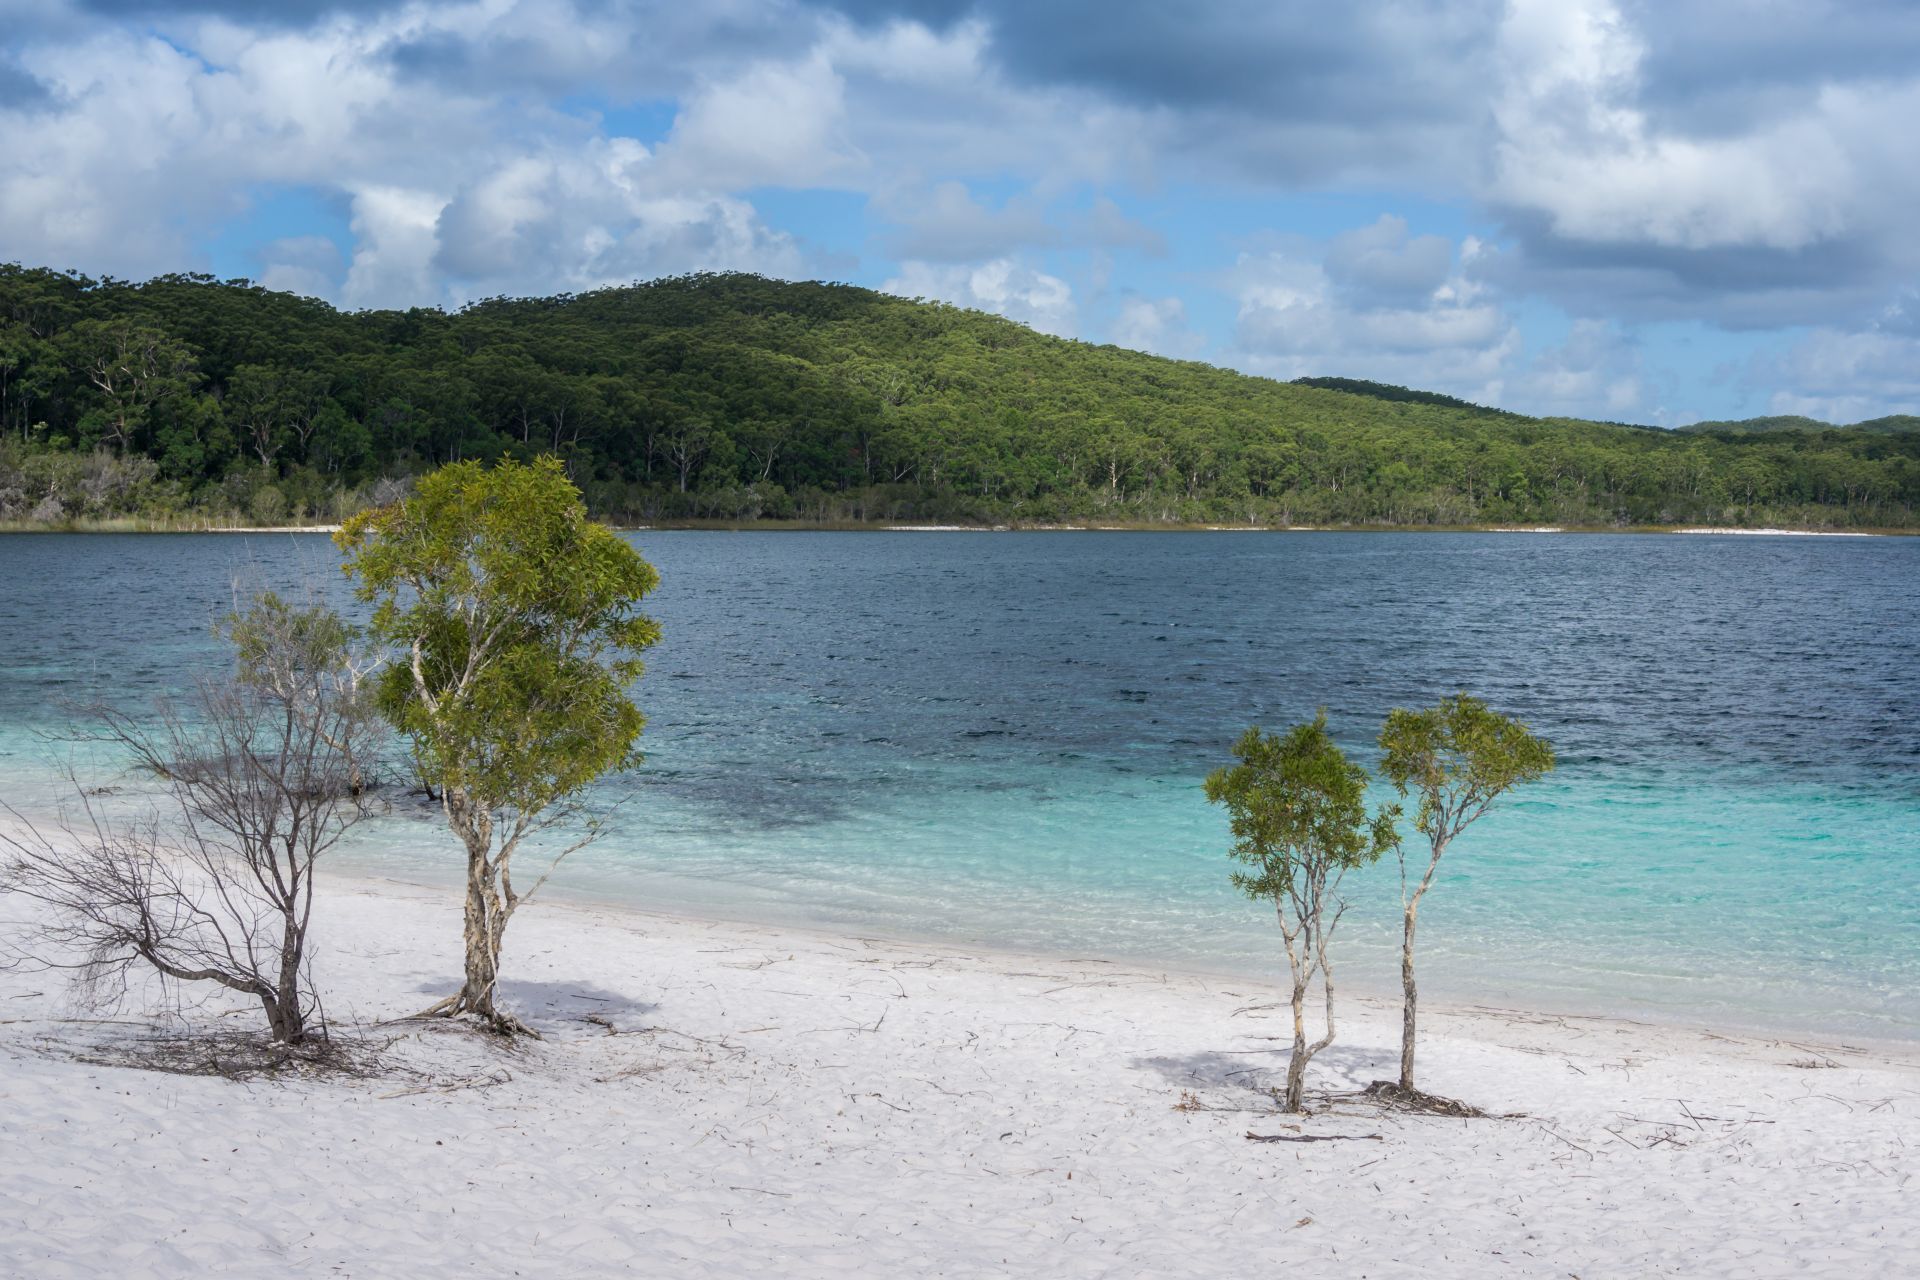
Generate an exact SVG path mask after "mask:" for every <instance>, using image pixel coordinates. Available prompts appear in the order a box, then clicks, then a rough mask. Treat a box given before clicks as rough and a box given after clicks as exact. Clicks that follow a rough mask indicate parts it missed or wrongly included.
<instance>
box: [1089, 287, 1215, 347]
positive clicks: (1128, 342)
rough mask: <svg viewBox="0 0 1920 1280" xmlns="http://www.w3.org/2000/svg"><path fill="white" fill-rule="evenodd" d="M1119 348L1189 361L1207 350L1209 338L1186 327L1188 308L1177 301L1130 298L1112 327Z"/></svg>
mask: <svg viewBox="0 0 1920 1280" xmlns="http://www.w3.org/2000/svg"><path fill="white" fill-rule="evenodd" d="M1111 336H1112V340H1113V342H1114V343H1115V345H1117V346H1122V347H1126V348H1128V349H1130V350H1133V351H1151V352H1153V353H1154V354H1155V355H1162V356H1172V357H1174V358H1175V359H1189V358H1191V357H1193V356H1197V355H1199V354H1200V352H1201V351H1202V350H1203V349H1204V348H1205V347H1206V343H1207V340H1206V338H1205V337H1204V336H1203V335H1201V334H1198V333H1195V332H1194V331H1193V330H1192V329H1190V328H1188V327H1187V306H1186V304H1185V303H1184V302H1182V301H1181V300H1180V299H1178V298H1142V297H1137V296H1135V297H1128V298H1125V299H1123V300H1122V301H1121V303H1120V312H1119V314H1118V315H1117V316H1115V317H1114V321H1113V325H1112V327H1111Z"/></svg>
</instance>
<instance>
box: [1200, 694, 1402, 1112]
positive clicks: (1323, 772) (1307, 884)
mask: <svg viewBox="0 0 1920 1280" xmlns="http://www.w3.org/2000/svg"><path fill="white" fill-rule="evenodd" d="M1233 754H1234V755H1235V757H1237V758H1238V759H1239V761H1240V763H1239V764H1236V765H1231V766H1229V767H1226V768H1223V769H1218V770H1215V771H1214V772H1213V773H1212V774H1211V775H1209V776H1208V778H1207V799H1208V800H1210V801H1212V802H1213V803H1214V804H1221V805H1225V806H1226V808H1227V812H1228V814H1229V815H1230V817H1231V829H1232V832H1233V838H1234V843H1233V848H1232V849H1231V850H1230V853H1231V854H1232V856H1233V857H1234V858H1236V859H1238V860H1239V861H1241V862H1244V863H1246V864H1247V865H1248V866H1250V867H1251V868H1252V870H1251V871H1236V872H1234V873H1233V883H1234V884H1235V885H1236V886H1238V887H1239V889H1240V890H1241V891H1242V892H1244V893H1245V894H1246V895H1247V896H1248V897H1250V898H1253V899H1255V900H1256V901H1268V902H1271V903H1272V904H1273V910H1274V915H1275V917H1276V918H1277V919H1278V920H1279V922H1280V936H1281V938H1282V939H1283V940H1284V941H1285V943H1286V948H1287V967H1288V970H1289V971H1290V973H1291V975H1292V979H1293V993H1292V1004H1293V1057H1292V1058H1291V1060H1289V1061H1288V1063H1287V1088H1286V1099H1285V1105H1286V1109H1287V1110H1288V1111H1298V1110H1300V1105H1301V1094H1302V1091H1303V1090H1304V1089H1305V1085H1306V1072H1307V1064H1308V1063H1309V1062H1310V1061H1312V1059H1313V1056H1314V1055H1315V1054H1317V1053H1319V1052H1320V1051H1321V1050H1322V1049H1324V1048H1326V1047H1327V1046H1328V1045H1330V1044H1332V1043H1333V963H1332V954H1331V951H1330V943H1331V942H1332V939H1333V932H1334V928H1335V927H1336V926H1337V925H1338V924H1339V923H1340V916H1341V914H1342V913H1343V912H1344V911H1345V910H1346V903H1345V902H1344V901H1343V900H1342V899H1341V897H1340V881H1341V879H1342V878H1343V877H1344V876H1345V875H1346V873H1347V872H1348V871H1351V870H1352V869H1353V868H1355V867H1359V866H1364V865H1366V864H1368V863H1371V862H1374V861H1377V860H1378V859H1379V857H1380V856H1381V854H1383V853H1385V852H1386V850H1387V849H1388V847H1389V846H1390V845H1392V843H1393V840H1394V833H1393V816H1394V815H1393V812H1392V811H1391V810H1386V811H1382V812H1380V813H1377V814H1375V815H1374V816H1373V817H1371V818H1369V817H1368V816H1367V812H1366V803H1365V798H1366V786H1367V775H1366V771H1365V770H1363V769H1362V768H1361V767H1360V766H1359V765H1356V764H1354V763H1352V762H1351V761H1349V760H1348V759H1347V758H1346V756H1345V755H1344V754H1343V753H1342V752H1341V750H1340V748H1339V747H1338V746H1336V745H1335V744H1334V741H1333V738H1332V736H1331V735H1329V734H1328V733H1327V716H1326V713H1325V712H1324V711H1323V712H1321V713H1320V714H1319V715H1318V716H1317V717H1315V718H1314V720H1313V721H1312V722H1310V723H1308V724H1299V725H1295V726H1294V727H1293V728H1291V729H1289V730H1288V731H1287V733H1286V735H1285V736H1284V737H1273V736H1271V735H1269V734H1263V733H1261V732H1260V730H1259V728H1258V727H1257V726H1256V727H1254V728H1251V729H1248V730H1247V731H1246V733H1245V734H1243V735H1242V736H1241V738H1240V741H1239V742H1237V743H1235V744H1234V748H1233ZM1316 975H1317V976H1318V977H1319V978H1320V982H1321V987H1322V990H1323V992H1324V995H1325V1001H1326V1026H1325V1030H1324V1032H1323V1033H1322V1035H1321V1036H1320V1038H1319V1039H1318V1040H1315V1041H1313V1042H1312V1043H1309V1042H1308V1040H1307V1012H1306V1010H1307V994H1308V992H1309V991H1310V990H1311V989H1312V987H1313V980H1314V978H1315V976H1316Z"/></svg>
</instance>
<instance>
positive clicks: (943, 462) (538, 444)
mask: <svg viewBox="0 0 1920 1280" xmlns="http://www.w3.org/2000/svg"><path fill="white" fill-rule="evenodd" d="M1313 383H1314V384H1313V385H1310V384H1304V383H1280V382H1274V381H1270V380H1267V379H1263V378H1254V377H1248V376H1245V375H1242V374H1237V373H1233V372H1230V371H1228V370H1224V369H1218V368H1213V367H1211V366H1208V365H1203V364H1196V363H1189V362H1181V361H1174V360H1166V359H1161V358H1159V357H1156V356H1148V355H1142V354H1139V353H1137V352H1132V351H1122V350H1119V349H1117V348H1114V347H1096V346H1090V345H1088V344H1085V343H1080V342H1072V341H1066V340H1063V339H1059V338H1052V337H1047V336H1044V335H1042V334H1038V333H1035V332H1033V331H1032V330H1030V329H1026V328H1024V327H1022V326H1020V325H1018V324H1015V323H1013V322H1011V321H1008V320H1005V319H1002V318H1000V317H997V316H990V315H984V314H981V313H979V312H973V311H963V310H960V309H958V308H955V307H950V306H946V305H943V304H939V303H933V302H923V301H909V300H907V299H902V298H895V297H890V296H887V295H885V294H879V293H875V292H872V291H870V290H867V289H857V288H853V287H850V286H846V285H830V284H815V283H802V284H788V283H783V282H779V281H774V280H768V279H764V278H761V277H758V276H750V275H699V276H688V277H681V278H676V279H668V280H659V281H654V282H652V283H650V284H641V285H635V286H632V287H630V288H620V289H604V290H599V291H597V292H594V293H588V294H582V295H578V296H561V297H555V298H497V299H490V300H487V301H484V302H480V303H476V304H474V305H472V306H469V307H467V308H465V309H463V310H461V311H459V312H456V313H453V314H447V313H444V312H441V311H437V310H425V309H419V308H416V309H413V310H408V311H363V312H341V311H336V310H335V309H333V308H332V307H330V306H328V305H326V304H325V303H321V302H316V301H313V300H310V299H305V298H299V297H295V296H293V295H291V294H284V293H271V292H268V291H267V290H264V289H261V288H258V287H256V286H253V285H250V284H248V283H246V282H244V281H228V282H221V281H216V280H214V279H211V278H209V277H205V276H163V277H160V278H158V279H155V280H151V281H148V282H146V283H144V284H132V283H128V282H125V281H117V280H98V281H96V280H90V279H86V278H84V277H81V276H77V275H72V274H63V273H60V272H55V271H48V270H40V269H32V268H23V267H19V266H0V439H4V442H5V443H4V444H0V521H8V522H14V523H41V524H58V523H62V522H68V521H84V520H106V519H113V518H125V517H134V518H140V519H146V520H153V521H163V522H166V521H173V522H186V521H193V520H220V521H226V520H247V521H257V522H260V523H281V522H287V521H298V520H315V519H333V518H338V517H339V516H341V515H344V514H347V513H349V512H351V511H352V510H355V509H358V508H359V507H362V506H365V505H367V504H369V503H373V502H378V501H381V500H383V499H385V498H387V497H390V496H392V495H393V494H395V493H398V492H401V491H403V489H404V486H405V484H406V482H407V479H408V478H409V477H411V476H413V475H415V474H418V473H420V472H422V471H425V470H427V469H430V468H432V467H435V466H438V465H440V464H442V463H445V462H449V461H453V460H456V459H461V458H494V457H498V456H501V455H513V456H517V457H526V456H530V455H533V454H536V453H549V452H551V453H557V454H559V455H560V456H561V457H563V458H564V459H566V460H567V463H568V466H569V468H570V470H571V472H572V474H573V476H574V478H575V480H576V482H577V483H578V484H579V485H580V486H581V488H582V489H583V490H584V491H585V492H586V495H587V499H588V502H589V504H590V505H591V507H592V508H593V510H594V511H595V512H596V513H597V514H599V515H602V516H606V517H609V518H612V519H616V520H626V521H646V522H651V521H672V520H726V521H737V520H752V519H787V520H802V521H814V522H840V521H898V520H913V521H923V520H924V521H942V522H976V521H977V522H1009V521H1015V522H1032V523H1062V522H1080V521H1101V522H1156V523H1157V522H1194V523H1199V522H1209V523H1211V522H1234V523H1246V522H1252V523H1259V524H1386V525H1409V526H1421V525H1468V524H1484V523H1505V522H1520V521H1524V522H1543V523H1556V524H1582V525H1632V524H1670V523H1681V522H1686V523H1692V522H1714V523H1734V524H1761V523H1769V524H1771V523H1791V524H1803V525H1829V526H1848V525H1852V526H1875V525H1877V526H1914V525H1916V524H1920V518H1916V507H1920V430H1915V429H1914V426H1915V425H1916V424H1913V423H1912V420H1907V422H1906V423H1904V424H1903V423H1902V422H1901V421H1900V420H1884V421H1883V422H1881V423H1877V424H1874V429H1861V428H1849V429H1831V428H1826V427H1824V426H1823V425H1822V424H1813V423H1810V424H1808V425H1807V426H1806V428H1804V429H1797V430H1778V429H1775V430H1756V429H1753V424H1712V425H1711V426H1709V427H1704V428H1703V429H1702V430H1700V431H1697V432H1690V433H1686V434H1676V433H1672V432H1666V431H1658V430H1652V429H1648V428H1640V427H1627V426H1620V425H1611V424H1602V423H1593V422H1582V421H1573V420H1560V419H1534V418H1525V417H1520V416H1517V415H1513V414H1508V413H1504V412H1501V411H1498V410H1489V409H1485V408H1481V407H1479V406H1475V405H1469V404H1466V403H1465V402H1463V401H1456V400H1453V399H1452V398H1450V397H1445V396H1438V395H1434V394H1430V393H1423V392H1411V391H1407V390H1405V389H1404V388H1391V387H1383V386H1381V385H1380V384H1375V383H1361V382H1351V381H1348V380H1344V379H1316V380H1313Z"/></svg>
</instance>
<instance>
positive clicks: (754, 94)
mask: <svg viewBox="0 0 1920 1280" xmlns="http://www.w3.org/2000/svg"><path fill="white" fill-rule="evenodd" d="M660 163H661V166H662V168H663V170H664V171H665V177H666V180H667V181H668V182H670V183H672V184H673V185H675V186H682V187H693V188H699V189H703V190H708V191H729V190H739V189H742V188H746V187H756V186H788V187H821V186H838V185H847V184H853V183H854V182H856V180H857V179H858V178H859V176H860V175H861V173H862V172H863V171H864V170H865V169H866V167H867V162H866V159H865V157H864V156H862V155H861V154H860V152H859V149H858V148H857V147H856V146H854V144H853V142H852V140H851V138H850V137H849V134H848V129H847V119H846V85H845V82H844V81H843V80H842V79H841V78H840V74H839V73H838V72H837V71H836V70H834V67H833V64H832V63H831V62H830V61H829V60H828V58H827V57H826V56H825V55H824V54H823V53H821V52H818V51H816V52H814V53H812V54H810V55H808V56H806V57H804V58H801V59H799V60H796V61H791V62H761V63H756V64H755V65H753V66H750V67H748V68H746V69H745V70H744V71H742V72H740V73H739V74H737V75H734V76H730V77H728V78H727V79H725V80H720V81H715V82H711V83H707V84H703V85H701V86H700V88H699V89H697V90H696V91H695V92H694V93H693V94H692V95H691V96H690V97H689V98H688V99H687V101H686V103H685V105H684V106H683V107H682V108H681V111H680V115H679V118H678V119H677V120H675V121H674V125H673V133H672V135H671V136H670V137H669V138H668V139H667V140H666V142H664V143H663V144H662V145H661V148H660Z"/></svg>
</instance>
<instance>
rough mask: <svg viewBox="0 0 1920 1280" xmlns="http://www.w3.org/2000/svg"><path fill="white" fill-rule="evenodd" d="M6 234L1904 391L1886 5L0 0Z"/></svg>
mask: <svg viewBox="0 0 1920 1280" xmlns="http://www.w3.org/2000/svg"><path fill="white" fill-rule="evenodd" d="M0 33H4V34H3V35H0V40H3V41H4V44H0V136H5V137H7V138H8V139H9V143H8V145H7V146H5V147H4V148H0V259H12V260H18V261H22V262H26V263H31V264H36V265H50V266H59V267H73V268H77V269H79V270H82V271H86V272H89V273H93V274H103V273H108V274H114V275H119V276H128V277H135V278H142V277H145V276H149V275H152V274H156V273H159V272H165V271H181V270H195V271H211V272H214V273H215V274H218V275H221V276H223V277H226V276H246V277H250V278H253V279H257V280H261V281H263V282H264V283H266V284H268V285H269V286H271V287H275V288H285V289H292V290H296V291H299V292H302V293H309V294H312V295H315V296H318V297H323V298H326V299H327V300H329V301H331V302H334V303H336V304H338V305H341V306H346V307H391V306H409V305H438V306H458V305H461V304H462V303H464V302H466V301H469V300H471V299H474V298H478V297H486V296H490V295H495V294H501V293H510V294H542V293H553V292H559V291H579V290H583V289H590V288H595V287H599V286H602V285H607V284H618V283H624V282H627V281H630V280H634V279H644V278H650V277H654V276H659V275H665V274H674V273H679V272H684V271H693V270H723V269H741V270H753V271H761V272H766V273H768V274H771V275H777V276H784V277H791V278H810V277H818V278H827V279H838V280H847V281H852V282H854V283H858V284H864V285H870V286H873V287H876V288H881V289H887V290H890V291H893V292H896V293H901V294H905V295H907V296H922V297H934V298H941V299H945V300H947V301H951V302H955V303H960V304H963V305H967V306H976V307H982V308H985V309H988V310H993V311H998V312H1001V313H1003V314H1006V315H1009V316H1012V317H1014V318H1016V319H1019V320H1022V321H1024V322H1027V323H1030V324H1033V325H1035V326H1036V327H1039V328H1042V329H1045V330H1048V331H1050V332H1054V333H1060V334H1064V335H1068V336H1073V337H1078V338H1083V339H1086V340H1089V341H1094V342H1117V343H1120V344H1122V345H1126V346H1132V347H1139V348H1143V349H1147V350H1152V351H1157V352H1161V353H1164V354H1167V355H1173V356H1181V357H1188V358H1194V359H1201V360H1207V361H1211V362H1213V363H1217V364H1224V365H1230V366H1233V367H1235V368H1240V369H1244V370H1247V371H1249V372H1255V373H1264V374H1270V375H1272V376H1276V377H1296V376H1300V375H1303V374H1339V375H1345V376H1350V377H1363V378H1376V379H1380V380H1382V381H1388V382H1397V383H1403V384H1407V385H1413V386H1419V387H1427V388H1433V389H1437V390H1442V391H1447V392H1451V393H1453V394H1456V395H1462V396H1466V397H1468V398H1470V399H1474V400H1478V401H1481V402H1485V403H1493V404H1499V405H1502V406H1505V407H1509V408H1514V409H1520V410H1523V411H1527V412H1535V413H1566V414H1578V415H1581V416H1588V417H1599V418H1613V419H1623V420H1629V421H1641V422H1658V423H1668V424H1672V423H1679V422H1685V421H1692V420H1695V419H1699V418H1703V417H1735V416H1747V415H1751V414H1759V413H1771V412H1804V413H1811V414H1814V415H1816V416H1821V417H1826V418H1829V419H1834V420H1840V421H1850V420H1854V419H1858V418H1863V417H1869V416H1875V415H1878V414H1882V413H1888V412H1901V411H1906V412H1913V411H1920V245H1916V242H1915V236H1914V230H1913V216H1912V210H1913V209H1914V208H1916V207H1920V131H1916V130H1914V129H1913V128H1912V127H1911V124H1910V122H1911V121H1912V120H1915V119H1920V6H1915V5H1913V4H1911V3H1891V2H1888V0H1852V2H1851V3H1846V4H1838V3H1815V2H1813V0H1747V2H1746V3H1739V4H1736V3H1732V2H1731V0H1698V2H1690V3H1689V2H1683V3H1669V4H1654V3H1646V2H1641V0H1461V2H1456V3H1450V4H1441V3H1434V2H1433V0H1358V2H1356V3H1353V4H1349V5H1345V6H1337V7H1336V6H1325V5H1308V4H1289V3H1281V2H1278V0H1260V2H1255V0H1211V2H1200V3H1191V4H1186V5H1178V6H1175V5H1167V4H1165V3H1160V2H1154V3H1148V2H1146V0H1105V2H1104V3H1093V2H1092V0H1056V2H1055V3H1034V2H1028V3H1017V2H1016V0H918V2H916V0H819V2H818V3H802V2H800V0H711V2H710V3H706V4H700V5H688V4H685V3H680V4H664V3H652V2H650V0H473V2H470V3H447V2H443V0H411V2H410V3H405V4H392V3H386V2H385V0H340V2H338V3H329V2H327V0H285V2H284V3H280V4H275V5H260V4H250V3H245V2H243V0H0Z"/></svg>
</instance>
